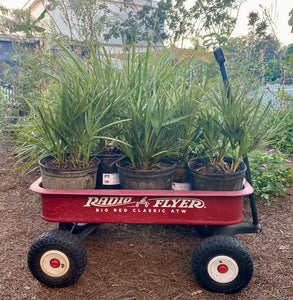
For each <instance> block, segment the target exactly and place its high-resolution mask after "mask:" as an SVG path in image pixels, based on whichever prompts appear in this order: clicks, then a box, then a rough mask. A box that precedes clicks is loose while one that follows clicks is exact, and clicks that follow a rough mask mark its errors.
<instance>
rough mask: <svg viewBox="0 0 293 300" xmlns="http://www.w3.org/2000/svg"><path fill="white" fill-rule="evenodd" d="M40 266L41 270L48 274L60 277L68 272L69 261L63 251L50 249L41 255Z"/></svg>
mask: <svg viewBox="0 0 293 300" xmlns="http://www.w3.org/2000/svg"><path fill="white" fill-rule="evenodd" d="M40 266H41V269H42V271H43V272H44V273H46V274H47V275H48V276H51V277H61V276H63V275H65V274H66V273H67V272H68V270H69V267H70V263H69V259H68V257H67V256H66V255H65V254H64V253H63V252H61V251H58V250H50V251H47V252H45V253H44V254H43V255H42V257H41V259H40Z"/></svg>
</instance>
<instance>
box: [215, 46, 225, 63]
mask: <svg viewBox="0 0 293 300" xmlns="http://www.w3.org/2000/svg"><path fill="white" fill-rule="evenodd" d="M214 55H215V58H216V61H217V62H218V64H222V63H224V62H225V61H226V59H225V56H224V53H223V50H222V48H217V49H216V50H215V51H214Z"/></svg>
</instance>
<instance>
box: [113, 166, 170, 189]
mask: <svg viewBox="0 0 293 300" xmlns="http://www.w3.org/2000/svg"><path fill="white" fill-rule="evenodd" d="M117 167H118V172H119V175H120V187H121V188H122V189H130V190H170V189H171V187H172V181H173V173H174V169H175V167H176V164H172V165H170V164H165V163H158V164H154V167H153V168H152V169H150V170H137V169H134V168H131V167H130V166H129V165H128V164H127V163H125V162H124V161H121V162H119V163H118V164H117Z"/></svg>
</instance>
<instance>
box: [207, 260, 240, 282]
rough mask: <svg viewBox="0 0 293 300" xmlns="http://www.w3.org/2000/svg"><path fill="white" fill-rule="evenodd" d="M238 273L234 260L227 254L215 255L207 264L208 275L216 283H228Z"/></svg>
mask: <svg viewBox="0 0 293 300" xmlns="http://www.w3.org/2000/svg"><path fill="white" fill-rule="evenodd" d="M238 273H239V268H238V265H237V263H236V261H235V260H234V259H232V258H231V257H229V256H225V255H219V256H216V257H214V258H213V259H212V260H211V261H210V262H209V264H208V274H209V276H210V277H211V278H212V279H213V280H214V281H216V282H218V283H229V282H231V281H233V280H234V279H235V278H236V277H237V275H238Z"/></svg>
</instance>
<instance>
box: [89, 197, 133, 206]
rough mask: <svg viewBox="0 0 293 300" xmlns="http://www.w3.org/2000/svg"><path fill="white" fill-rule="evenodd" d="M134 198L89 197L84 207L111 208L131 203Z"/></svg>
mask: <svg viewBox="0 0 293 300" xmlns="http://www.w3.org/2000/svg"><path fill="white" fill-rule="evenodd" d="M131 201H132V197H88V201H87V203H86V204H85V205H84V207H90V206H97V207H111V206H120V205H126V204H129V203H131Z"/></svg>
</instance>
